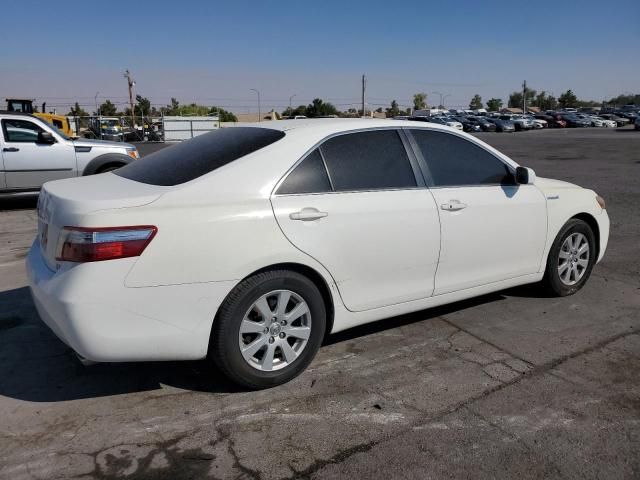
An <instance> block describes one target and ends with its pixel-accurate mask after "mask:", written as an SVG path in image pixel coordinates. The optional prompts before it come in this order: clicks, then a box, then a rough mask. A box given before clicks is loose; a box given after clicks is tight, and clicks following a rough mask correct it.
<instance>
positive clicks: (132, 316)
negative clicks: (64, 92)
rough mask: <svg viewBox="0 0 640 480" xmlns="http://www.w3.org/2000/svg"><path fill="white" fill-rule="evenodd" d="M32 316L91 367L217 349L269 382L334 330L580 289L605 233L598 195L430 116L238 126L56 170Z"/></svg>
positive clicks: (284, 377) (35, 257)
mask: <svg viewBox="0 0 640 480" xmlns="http://www.w3.org/2000/svg"><path fill="white" fill-rule="evenodd" d="M38 219H39V234H38V237H37V238H36V239H35V241H34V243H33V246H32V248H31V250H30V252H29V255H28V258H27V271H28V277H29V284H30V286H31V291H32V295H33V299H34V302H35V305H36V307H37V309H38V312H39V314H40V316H41V318H42V319H43V320H44V322H45V323H47V324H48V325H49V326H50V328H51V329H52V330H53V331H54V332H55V333H56V334H57V335H58V336H59V337H60V338H61V339H62V340H63V341H64V342H66V343H67V344H68V345H69V346H70V347H71V348H72V349H74V350H75V351H76V352H77V353H78V354H79V355H80V356H81V357H84V358H85V359H88V360H90V361H97V362H123V361H148V360H193V359H203V358H206V357H208V358H210V359H212V360H213V361H214V362H215V363H216V364H217V365H218V366H219V367H220V369H221V370H222V371H223V372H225V373H226V375H228V376H229V377H230V378H231V379H232V380H233V381H235V382H237V383H239V384H241V385H243V386H245V387H247V388H265V387H269V386H273V385H277V384H280V383H283V382H286V381H288V380H290V379H291V378H293V377H295V376H296V375H298V374H299V373H300V372H302V371H303V370H304V369H305V368H306V367H307V365H309V363H310V362H311V360H312V359H313V357H314V355H315V354H316V352H317V351H318V348H319V347H320V345H321V343H322V341H323V338H324V337H325V335H327V334H329V333H332V332H338V331H341V330H345V329H347V328H351V327H354V326H356V325H361V324H364V323H368V322H373V321H376V320H380V319H383V318H387V317H392V316H394V315H400V314H405V313H408V312H414V311H418V310H422V309H426V308H431V307H435V306H437V305H442V304H446V303H451V302H456V301H459V300H462V299H466V298H469V297H474V296H477V295H483V294H486V293H488V292H493V291H497V290H502V289H505V288H509V287H513V286H516V285H522V284H528V283H534V282H539V281H542V282H543V283H544V284H545V285H546V287H547V288H548V289H549V291H550V292H552V293H553V294H555V295H569V294H573V293H575V292H576V291H578V290H579V289H580V288H581V287H582V286H583V285H584V284H585V282H586V281H587V279H588V278H589V275H590V273H591V269H592V268H593V266H594V264H595V263H596V262H597V261H599V260H600V259H601V258H602V256H603V255H604V252H605V249H606V246H607V239H608V237H609V218H608V216H607V212H606V210H605V203H604V200H602V198H600V197H598V196H597V195H596V194H595V193H594V192H593V191H591V190H587V189H584V188H581V187H578V186H576V185H572V184H570V183H567V182H562V181H558V180H549V179H543V178H540V177H536V175H535V174H534V172H533V171H532V170H531V169H528V168H525V167H520V166H518V164H517V163H515V162H514V161H513V160H511V159H510V158H508V157H506V156H505V155H503V154H502V153H500V152H498V151H496V150H495V149H493V148H491V147H490V146H488V145H487V144H485V143H483V142H482V141H480V140H478V139H477V138H474V137H472V136H470V135H468V134H465V133H462V132H459V131H458V130H455V129H453V128H449V127H446V126H440V125H436V124H433V123H424V124H417V123H416V122H409V121H398V120H359V119H352V120H347V119H345V120H317V119H316V120H295V121H293V120H292V121H279V122H269V126H268V127H262V126H261V125H256V126H249V127H233V128H225V129H221V130H218V131H216V132H213V133H208V134H205V135H202V136H199V137H197V138H195V139H193V140H189V141H186V142H184V143H182V144H179V145H176V146H172V147H168V148H166V149H163V150H161V151H159V152H156V153H154V154H152V155H149V156H148V157H145V158H143V159H142V160H139V161H137V162H133V163H131V164H130V165H128V166H126V167H123V168H121V169H119V170H115V171H113V172H110V173H105V174H102V175H96V176H91V177H82V178H74V179H69V180H60V181H56V182H50V183H47V184H45V186H44V188H43V190H42V193H41V195H40V199H39V205H38Z"/></svg>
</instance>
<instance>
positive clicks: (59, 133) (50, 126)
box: [47, 122, 71, 140]
mask: <svg viewBox="0 0 640 480" xmlns="http://www.w3.org/2000/svg"><path fill="white" fill-rule="evenodd" d="M47 126H48V127H49V128H51V129H52V130H53V131H54V132H56V133H57V134H58V135H60V136H61V137H62V138H64V139H65V140H71V139H70V138H69V137H67V136H66V135H65V134H64V133H62V131H61V130H60V129H58V127H56V126H55V125H53V124H51V123H49V122H47Z"/></svg>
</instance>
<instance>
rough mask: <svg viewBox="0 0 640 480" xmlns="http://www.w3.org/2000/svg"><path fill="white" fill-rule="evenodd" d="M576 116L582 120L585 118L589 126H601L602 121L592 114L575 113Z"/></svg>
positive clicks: (602, 124)
mask: <svg viewBox="0 0 640 480" xmlns="http://www.w3.org/2000/svg"><path fill="white" fill-rule="evenodd" d="M576 117H578V118H581V119H582V120H586V121H587V122H589V126H591V127H603V126H604V123H602V120H600V119H599V118H594V117H593V116H592V115H587V114H584V113H576Z"/></svg>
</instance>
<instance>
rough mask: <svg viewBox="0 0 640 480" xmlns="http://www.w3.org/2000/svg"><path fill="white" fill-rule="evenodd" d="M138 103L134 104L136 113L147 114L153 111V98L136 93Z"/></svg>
mask: <svg viewBox="0 0 640 480" xmlns="http://www.w3.org/2000/svg"><path fill="white" fill-rule="evenodd" d="M136 104H137V105H135V106H134V111H135V112H136V115H144V116H147V115H149V114H150V113H151V100H149V99H148V98H145V97H143V96H142V95H136Z"/></svg>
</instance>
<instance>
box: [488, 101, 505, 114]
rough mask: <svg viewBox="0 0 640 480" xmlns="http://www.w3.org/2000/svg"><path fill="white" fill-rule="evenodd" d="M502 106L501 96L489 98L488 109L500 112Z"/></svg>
mask: <svg viewBox="0 0 640 480" xmlns="http://www.w3.org/2000/svg"><path fill="white" fill-rule="evenodd" d="M501 108H502V100H501V99H499V98H490V99H489V100H487V110H489V111H490V112H498V111H500V109H501Z"/></svg>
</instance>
